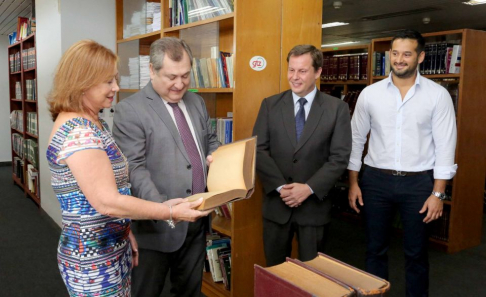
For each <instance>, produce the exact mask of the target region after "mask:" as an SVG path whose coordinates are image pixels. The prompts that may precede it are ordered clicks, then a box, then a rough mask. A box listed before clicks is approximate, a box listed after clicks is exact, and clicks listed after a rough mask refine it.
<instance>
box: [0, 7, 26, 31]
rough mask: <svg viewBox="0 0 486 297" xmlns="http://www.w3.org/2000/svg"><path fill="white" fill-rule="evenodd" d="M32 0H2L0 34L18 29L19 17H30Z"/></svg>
mask: <svg viewBox="0 0 486 297" xmlns="http://www.w3.org/2000/svg"><path fill="white" fill-rule="evenodd" d="M31 11H32V0H0V35H8V34H9V33H11V32H13V31H15V30H17V17H18V16H22V17H30V15H31Z"/></svg>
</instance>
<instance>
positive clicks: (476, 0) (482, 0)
mask: <svg viewBox="0 0 486 297" xmlns="http://www.w3.org/2000/svg"><path fill="white" fill-rule="evenodd" d="M462 4H467V5H479V4H486V0H469V1H467V2H462Z"/></svg>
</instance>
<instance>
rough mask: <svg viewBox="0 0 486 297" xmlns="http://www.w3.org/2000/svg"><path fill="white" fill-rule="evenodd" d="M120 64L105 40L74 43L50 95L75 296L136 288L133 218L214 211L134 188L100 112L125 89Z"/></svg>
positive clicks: (65, 262) (68, 281) (64, 247)
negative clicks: (151, 197) (160, 199)
mask: <svg viewBox="0 0 486 297" xmlns="http://www.w3.org/2000/svg"><path fill="white" fill-rule="evenodd" d="M116 64H117V57H116V55H115V54H114V53H113V52H112V51H110V50H109V49H107V48H105V47H103V46H101V45H100V44H98V43H96V42H94V41H91V40H83V41H80V42H77V43H75V44H74V45H73V46H71V47H70V48H69V49H68V50H67V51H66V53H65V54H64V55H63V57H62V59H61V61H60V62H59V65H58V68H57V72H56V75H55V78H54V86H53V89H52V92H51V94H50V95H49V99H48V102H49V107H50V112H51V114H52V118H53V120H54V121H55V122H54V127H53V129H52V133H51V137H50V141H49V146H48V149H47V160H48V164H49V167H50V170H51V173H52V179H51V183H52V187H53V189H54V192H55V193H56V196H57V198H58V200H59V202H60V204H61V212H62V225H63V228H62V234H61V238H60V241H59V246H58V265H59V270H60V272H61V276H62V278H63V280H64V283H65V285H66V287H67V289H68V292H69V294H70V296H130V272H131V268H132V266H136V265H137V262H138V254H137V243H136V241H135V237H134V236H133V234H132V233H131V231H130V220H131V219H151V220H173V221H180V220H184V221H190V222H193V221H195V220H197V219H198V218H200V217H202V216H206V215H208V214H209V212H202V211H197V210H194V209H193V208H195V207H197V206H198V205H199V204H200V203H201V202H202V200H200V201H197V202H194V203H190V202H188V201H187V200H186V199H171V200H169V201H167V202H165V203H155V202H150V201H145V200H142V199H138V198H135V197H132V196H130V184H129V179H128V163H127V160H126V158H125V156H124V155H123V153H122V152H121V151H120V149H119V148H118V146H117V145H116V143H115V141H114V140H113V137H112V136H111V133H110V131H109V129H108V125H107V124H106V122H105V121H103V120H102V119H100V118H99V117H98V111H99V110H100V109H102V108H109V107H111V104H112V102H113V98H114V96H115V93H116V92H117V91H118V90H119V87H118V84H117V81H116V78H117V76H118V70H117V66H116ZM167 170H170V168H168V169H167Z"/></svg>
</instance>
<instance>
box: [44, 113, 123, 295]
mask: <svg viewBox="0 0 486 297" xmlns="http://www.w3.org/2000/svg"><path fill="white" fill-rule="evenodd" d="M102 125H103V127H104V129H103V130H101V129H99V128H98V127H97V126H96V125H94V124H93V123H92V122H90V121H89V120H87V119H84V118H74V119H71V120H69V121H67V122H66V123H64V124H63V125H62V126H61V127H60V128H59V129H58V130H57V131H56V134H55V135H54V137H53V138H52V140H51V142H50V143H49V146H48V148H47V161H48V163H49V167H50V170H51V173H52V180H51V183H52V187H53V189H54V192H55V193H56V196H57V198H58V200H59V202H60V203H61V211H62V226H63V227H62V234H61V238H60V240H59V246H58V250H57V255H58V256H57V259H58V265H59V270H60V272H61V276H62V278H63V280H64V283H65V284H66V287H67V289H68V291H69V294H70V296H83V297H88V296H130V280H131V279H130V272H131V267H132V257H131V254H132V251H131V247H130V242H129V239H128V234H129V232H130V220H129V219H118V218H113V217H108V216H105V215H102V214H100V213H98V212H97V211H96V210H95V209H94V208H93V207H92V206H91V204H90V203H89V202H88V200H87V199H86V197H85V196H84V194H83V192H82V191H81V190H80V188H79V186H78V183H77V182H76V179H75V178H74V176H73V174H72V173H71V170H70V169H69V167H68V166H67V165H65V164H61V163H60V161H61V160H64V159H66V158H67V157H69V156H70V155H72V154H74V153H75V152H78V151H81V150H86V149H99V150H103V151H105V152H106V154H107V156H108V158H109V159H110V162H111V165H112V167H113V172H114V175H115V179H116V184H117V187H118V191H119V192H120V193H121V194H124V195H130V189H129V188H130V184H129V183H128V164H127V160H126V158H125V156H124V155H123V154H122V152H121V151H120V149H119V148H118V146H117V145H116V144H115V141H114V139H113V137H112V136H111V133H110V131H109V128H108V125H107V124H106V122H104V121H102ZM92 170H96V168H93V169H92ZM88 174H89V173H88Z"/></svg>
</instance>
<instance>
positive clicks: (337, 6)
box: [332, 1, 343, 9]
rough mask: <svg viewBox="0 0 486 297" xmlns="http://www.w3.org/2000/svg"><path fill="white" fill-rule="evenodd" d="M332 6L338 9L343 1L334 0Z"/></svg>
mask: <svg viewBox="0 0 486 297" xmlns="http://www.w3.org/2000/svg"><path fill="white" fill-rule="evenodd" d="M332 6H334V8H335V9H339V8H341V6H343V3H342V2H341V1H334V2H333V3H332Z"/></svg>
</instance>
